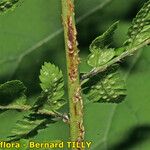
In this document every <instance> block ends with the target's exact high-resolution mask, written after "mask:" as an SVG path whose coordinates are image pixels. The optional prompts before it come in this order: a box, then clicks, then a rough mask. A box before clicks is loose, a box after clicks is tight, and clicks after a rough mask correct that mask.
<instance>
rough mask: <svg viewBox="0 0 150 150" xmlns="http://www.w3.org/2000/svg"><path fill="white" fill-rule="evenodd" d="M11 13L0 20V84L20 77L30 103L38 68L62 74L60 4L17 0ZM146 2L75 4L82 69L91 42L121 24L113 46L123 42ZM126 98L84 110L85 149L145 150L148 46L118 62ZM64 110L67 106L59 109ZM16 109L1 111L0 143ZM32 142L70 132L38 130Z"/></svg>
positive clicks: (149, 138) (148, 137)
mask: <svg viewBox="0 0 150 150" xmlns="http://www.w3.org/2000/svg"><path fill="white" fill-rule="evenodd" d="M22 1H23V2H22V3H20V4H19V6H18V7H17V8H16V9H15V10H14V11H13V12H11V11H10V12H8V13H6V14H3V15H1V16H0V83H4V82H5V81H8V80H12V79H19V80H21V81H23V82H24V84H25V85H26V86H27V87H28V91H27V95H28V96H29V102H32V101H34V97H35V96H36V95H38V93H39V92H40V87H39V79H38V76H39V70H40V68H41V65H42V64H43V63H44V61H47V62H51V63H55V64H56V65H57V66H59V67H60V68H61V69H62V70H63V73H64V74H66V67H65V51H64V41H63V30H62V22H61V0H22ZM144 2H146V0H130V1H129V0H128V1H127V0H75V5H76V19H77V30H78V41H79V49H80V56H81V57H82V59H81V60H82V63H81V65H80V70H81V71H86V70H88V67H87V66H86V64H85V58H86V56H87V55H88V53H89V48H88V47H89V45H90V43H91V41H92V40H93V39H94V38H95V37H96V36H98V35H100V34H102V33H103V32H104V31H105V30H106V29H107V28H108V27H109V26H110V25H111V24H112V23H113V22H115V21H116V20H120V24H119V28H118V30H117V32H116V34H115V37H114V43H113V44H114V46H116V47H118V46H120V45H121V44H122V43H123V42H124V41H125V39H126V38H127V30H128V27H129V26H130V24H131V20H132V19H133V18H134V17H135V15H136V13H137V12H138V10H139V9H140V8H141V7H142V5H143V4H144ZM122 70H123V76H124V78H125V79H126V80H127V89H128V92H127V98H126V99H125V101H124V102H122V103H121V104H117V105H116V104H89V105H86V106H85V114H84V116H85V118H84V120H85V129H86V135H85V138H86V140H88V141H92V147H91V148H90V150H149V149H150V116H149V114H150V92H149V91H150V48H149V47H146V48H143V49H141V50H140V51H139V53H137V54H136V55H135V56H134V57H132V58H130V59H129V60H127V61H126V62H124V63H122ZM64 109H65V111H67V112H68V110H67V108H64ZM21 117H22V113H20V112H17V111H5V112H1V113H0V139H1V140H5V139H6V137H7V136H8V135H10V132H11V130H12V128H13V127H14V125H15V123H16V121H17V120H18V119H19V118H21ZM34 140H37V141H41V142H43V141H51V140H64V141H67V140H69V128H68V126H67V125H66V124H65V123H62V122H58V123H55V124H52V125H49V127H48V128H47V129H45V130H41V131H40V132H39V134H38V136H37V137H36V138H34Z"/></svg>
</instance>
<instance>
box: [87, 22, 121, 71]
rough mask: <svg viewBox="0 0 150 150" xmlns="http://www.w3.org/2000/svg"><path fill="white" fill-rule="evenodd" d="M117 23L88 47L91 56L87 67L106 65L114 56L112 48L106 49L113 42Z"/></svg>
mask: <svg viewBox="0 0 150 150" xmlns="http://www.w3.org/2000/svg"><path fill="white" fill-rule="evenodd" d="M117 26H118V22H115V23H114V24H113V25H112V26H111V27H110V28H109V29H108V30H107V31H106V32H105V33H104V34H103V35H101V36H99V37H97V38H96V39H95V40H94V41H93V42H92V44H91V45H90V51H91V54H90V55H89V57H88V61H87V63H88V65H90V66H91V67H94V68H96V67H99V66H102V65H104V64H106V63H107V62H108V61H110V60H111V59H112V58H113V57H114V56H115V51H114V49H113V48H108V47H109V46H110V44H111V43H112V41H113V35H114V32H115V30H116V29H117Z"/></svg>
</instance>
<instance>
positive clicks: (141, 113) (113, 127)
mask: <svg viewBox="0 0 150 150" xmlns="http://www.w3.org/2000/svg"><path fill="white" fill-rule="evenodd" d="M141 54H142V55H140V56H141V57H139V55H137V56H135V57H133V58H132V60H131V61H130V62H129V63H128V65H127V66H126V67H127V68H126V69H124V71H123V77H124V78H125V80H126V82H127V86H128V90H127V97H126V99H125V100H124V101H123V102H122V103H119V104H107V103H103V104H101V105H97V104H90V105H86V106H85V114H84V115H85V124H86V125H87V126H86V131H87V132H86V140H87V141H90V140H92V143H93V144H92V147H91V148H90V150H106V149H110V150H121V149H124V150H132V149H133V150H149V147H150V143H149V138H150V126H149V125H150V118H149V115H147V114H149V113H150V109H149V106H150V99H149V97H150V92H149V89H150V81H149V75H150V69H149V66H150V62H149V57H150V51H149V47H145V48H143V51H142V53H141ZM95 122H97V123H95ZM91 135H92V137H91ZM139 135H140V136H139ZM133 139H134V140H135V141H136V142H133ZM128 142H131V144H127V143H128Z"/></svg>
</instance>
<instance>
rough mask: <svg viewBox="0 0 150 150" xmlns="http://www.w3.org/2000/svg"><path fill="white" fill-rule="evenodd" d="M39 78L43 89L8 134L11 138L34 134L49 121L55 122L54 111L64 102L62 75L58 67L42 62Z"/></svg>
mask: <svg viewBox="0 0 150 150" xmlns="http://www.w3.org/2000/svg"><path fill="white" fill-rule="evenodd" d="M39 78H40V81H41V84H40V85H41V88H42V90H43V91H42V92H41V95H40V96H39V97H38V98H37V100H36V102H35V104H34V105H33V107H32V108H31V109H30V112H29V113H28V114H27V115H26V117H24V118H23V120H22V121H18V123H17V126H16V127H15V129H14V130H13V135H12V136H10V137H11V140H19V139H21V138H29V137H30V136H34V135H35V134H37V132H38V130H40V129H43V128H46V127H47V124H49V123H53V122H55V121H54V120H53V119H55V118H56V116H55V113H56V111H57V110H58V109H60V108H61V107H62V106H63V105H64V104H65V101H64V100H63V99H62V97H63V95H64V89H63V87H64V81H63V75H62V72H61V71H60V70H59V69H58V67H55V65H53V64H51V63H44V65H43V66H42V69H41V71H40V76H39ZM39 113H40V114H39ZM44 113H45V114H48V116H46V115H44Z"/></svg>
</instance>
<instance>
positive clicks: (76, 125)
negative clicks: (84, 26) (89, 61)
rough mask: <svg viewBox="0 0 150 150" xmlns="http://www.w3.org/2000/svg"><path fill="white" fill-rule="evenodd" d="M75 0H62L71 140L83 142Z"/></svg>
mask: <svg viewBox="0 0 150 150" xmlns="http://www.w3.org/2000/svg"><path fill="white" fill-rule="evenodd" d="M73 2H74V1H73V0H62V6H63V15H62V17H63V26H64V34H65V44H66V58H67V67H68V68H67V70H68V96H69V107H70V133H71V140H72V141H78V142H82V141H83V139H84V127H83V102H82V97H81V87H80V83H79V70H78V66H79V63H80V59H79V56H78V53H79V50H78V48H77V46H78V42H77V31H76V26H75V20H74V3H73Z"/></svg>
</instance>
